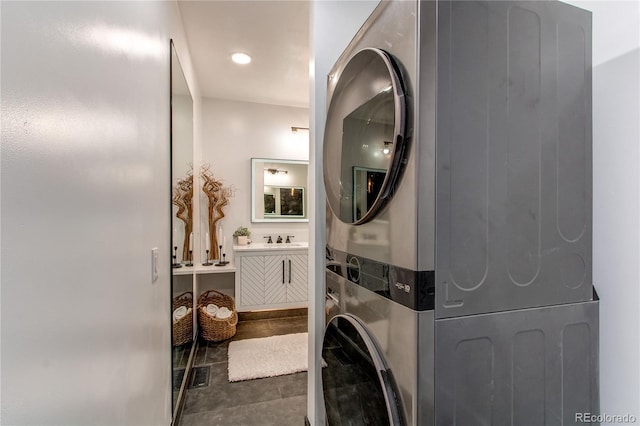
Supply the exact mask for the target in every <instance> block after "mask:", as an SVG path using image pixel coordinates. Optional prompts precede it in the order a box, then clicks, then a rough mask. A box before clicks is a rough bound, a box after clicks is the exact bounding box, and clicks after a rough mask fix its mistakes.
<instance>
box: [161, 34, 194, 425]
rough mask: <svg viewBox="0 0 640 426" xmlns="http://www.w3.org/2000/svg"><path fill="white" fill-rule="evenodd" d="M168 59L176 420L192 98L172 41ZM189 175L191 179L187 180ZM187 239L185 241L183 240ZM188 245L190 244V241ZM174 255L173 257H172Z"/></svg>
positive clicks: (185, 352) (182, 383) (187, 275)
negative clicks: (169, 73) (169, 64)
mask: <svg viewBox="0 0 640 426" xmlns="http://www.w3.org/2000/svg"><path fill="white" fill-rule="evenodd" d="M170 50H171V53H170V55H171V56H170V57H171V60H170V62H171V66H170V69H171V78H170V87H171V89H170V90H171V108H170V114H171V121H170V122H171V138H170V141H171V199H172V206H171V250H172V252H171V261H172V264H173V267H172V272H173V273H172V277H171V306H170V311H169V313H168V316H169V318H170V321H171V328H172V330H171V331H172V333H171V334H172V336H171V345H172V350H171V362H172V394H173V397H172V403H173V404H172V408H173V410H172V411H173V416H172V418H173V419H174V420H175V417H176V414H177V411H178V407H179V405H180V400H181V397H182V395H183V394H184V391H185V388H186V379H187V377H188V376H189V368H190V366H191V362H192V360H193V348H194V345H193V337H194V332H193V331H194V329H195V326H194V324H195V322H194V321H193V319H194V315H193V312H194V310H193V271H192V268H189V267H187V266H186V265H185V263H186V262H185V258H186V257H185V256H186V253H188V250H189V249H190V247H189V246H187V244H186V242H187V241H189V235H190V233H191V223H192V222H193V221H192V219H191V220H190V217H189V211H190V210H191V205H192V202H193V190H192V188H191V190H189V188H188V186H189V182H191V185H193V178H192V173H193V172H192V170H191V167H192V164H193V98H192V97H191V93H190V92H189V86H188V85H187V80H186V78H185V76H184V73H183V72H182V68H181V66H180V61H179V60H178V55H177V53H176V49H175V46H174V45H173V41H171V43H170ZM190 176H191V179H190V178H189V177H190ZM185 236H186V238H185ZM189 243H190V241H189ZM174 256H175V257H174Z"/></svg>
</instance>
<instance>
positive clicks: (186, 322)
mask: <svg viewBox="0 0 640 426" xmlns="http://www.w3.org/2000/svg"><path fill="white" fill-rule="evenodd" d="M180 306H184V307H185V308H187V309H189V308H193V293H191V292H190V291H187V292H186V293H182V294H181V295H179V296H176V297H174V298H173V309H172V310H171V313H172V314H173V312H175V310H176V309H178V308H179V307H180ZM192 339H193V313H189V315H185V316H183V317H182V318H180V319H179V320H178V321H175V322H174V323H173V346H180V345H184V344H185V343H189V342H190V341H191V340H192Z"/></svg>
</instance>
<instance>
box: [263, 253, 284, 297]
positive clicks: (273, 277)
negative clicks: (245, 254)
mask: <svg viewBox="0 0 640 426" xmlns="http://www.w3.org/2000/svg"><path fill="white" fill-rule="evenodd" d="M283 262H284V263H283ZM288 268H289V266H288V264H287V260H286V256H282V255H269V256H264V303H265V304H267V305H269V304H274V303H284V302H286V301H287V281H288V278H289V277H288V274H287V271H288Z"/></svg>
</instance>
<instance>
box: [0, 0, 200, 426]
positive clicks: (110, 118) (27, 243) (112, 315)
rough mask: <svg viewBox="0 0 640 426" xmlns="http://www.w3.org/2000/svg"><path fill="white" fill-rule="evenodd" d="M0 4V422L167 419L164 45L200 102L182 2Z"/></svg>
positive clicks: (144, 421) (167, 153)
mask: <svg viewBox="0 0 640 426" xmlns="http://www.w3.org/2000/svg"><path fill="white" fill-rule="evenodd" d="M0 8H1V9H0V13H1V42H2V46H1V55H2V56H1V83H2V86H1V102H2V145H1V146H2V152H1V169H0V170H1V174H0V179H1V180H0V182H1V196H2V198H1V200H2V201H1V207H0V209H1V210H0V214H1V216H0V218H1V225H0V230H1V231H0V232H1V233H0V240H1V244H0V250H1V251H0V259H1V264H2V270H1V273H0V278H1V281H2V298H1V300H0V304H1V317H0V318H1V324H0V328H1V333H2V346H1V348H0V353H1V357H2V358H1V368H2V370H1V378H2V382H1V386H0V389H1V401H2V411H1V416H2V417H1V419H0V420H1V421H2V424H11V425H19V424H49V425H51V424H77V425H91V424H113V425H115V424H117V425H127V424H132V425H159V424H165V425H166V424H169V422H170V416H171V365H170V347H171V331H170V314H169V312H170V308H169V306H170V297H169V294H170V292H169V285H170V284H169V283H170V278H169V274H170V248H169V245H170V241H169V231H170V222H169V212H170V210H169V206H170V190H169V185H170V180H169V165H170V150H169V39H170V37H173V38H174V39H175V41H176V45H177V49H178V53H179V55H180V59H181V62H182V64H183V66H184V67H185V74H186V75H187V79H188V81H189V82H190V84H191V89H192V92H193V94H194V98H195V99H198V98H199V95H198V91H197V87H195V85H194V84H193V83H194V79H193V73H192V71H191V67H190V58H189V55H188V50H187V46H186V41H185V37H184V34H183V29H182V22H181V18H180V15H179V11H178V8H177V4H176V3H175V2H118V3H113V2H11V1H3V2H2V3H1V5H0ZM196 108H199V106H198V105H196ZM198 114H199V112H198V111H197V110H196V116H197V115H198ZM152 247H158V248H159V255H160V256H159V260H160V264H159V279H158V280H157V281H156V282H154V283H152V282H151V264H150V263H151V262H150V259H151V248H152Z"/></svg>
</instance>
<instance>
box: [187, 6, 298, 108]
mask: <svg viewBox="0 0 640 426" xmlns="http://www.w3.org/2000/svg"><path fill="white" fill-rule="evenodd" d="M178 5H179V8H180V12H181V14H182V21H183V24H184V27H185V32H186V35H187V42H188V44H189V50H190V53H191V60H192V62H193V66H194V68H195V73H196V78H197V81H198V85H199V87H200V91H201V93H202V96H205V97H211V98H221V99H234V100H241V101H248V102H259V103H266V104H275V105H288V106H296V107H304V108H308V107H309V1H308V0H295V1H282V0H262V1H244V0H227V1H219V0H215V1H213V0H209V1H183V0H181V1H179V2H178ZM235 52H242V53H247V54H248V55H250V56H251V57H252V59H253V60H252V61H251V63H250V64H248V65H237V64H235V63H233V62H232V61H231V54H232V53H235Z"/></svg>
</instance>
